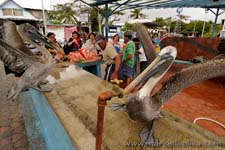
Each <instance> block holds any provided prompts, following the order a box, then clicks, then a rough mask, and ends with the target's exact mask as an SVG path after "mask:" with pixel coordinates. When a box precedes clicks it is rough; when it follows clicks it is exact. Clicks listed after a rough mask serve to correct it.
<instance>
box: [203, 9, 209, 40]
mask: <svg viewBox="0 0 225 150" xmlns="http://www.w3.org/2000/svg"><path fill="white" fill-rule="evenodd" d="M207 13H208V9H207V8H206V9H205V20H204V24H203V27H202V37H203V36H204V31H205V22H206V18H207Z"/></svg>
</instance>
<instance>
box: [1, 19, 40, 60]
mask: <svg viewBox="0 0 225 150" xmlns="http://www.w3.org/2000/svg"><path fill="white" fill-rule="evenodd" d="M2 37H3V41H4V42H6V43H7V44H9V45H11V46H12V47H14V48H17V49H19V50H21V51H22V52H24V53H25V54H27V55H29V56H33V57H36V56H35V54H34V53H33V52H32V51H31V50H30V49H29V48H28V47H27V46H26V45H25V43H24V40H23V39H22V38H21V36H20V35H19V33H18V32H17V27H16V24H15V23H14V22H12V21H9V20H7V21H4V22H3V29H2Z"/></svg>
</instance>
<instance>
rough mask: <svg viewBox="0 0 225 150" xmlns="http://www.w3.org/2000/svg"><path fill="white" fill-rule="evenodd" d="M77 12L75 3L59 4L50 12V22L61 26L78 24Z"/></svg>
mask: <svg viewBox="0 0 225 150" xmlns="http://www.w3.org/2000/svg"><path fill="white" fill-rule="evenodd" d="M76 15H77V12H76V10H75V5H74V3H65V4H57V5H56V6H54V10H52V11H48V22H50V23H55V24H60V23H65V24H77V23H78V20H77V17H76Z"/></svg>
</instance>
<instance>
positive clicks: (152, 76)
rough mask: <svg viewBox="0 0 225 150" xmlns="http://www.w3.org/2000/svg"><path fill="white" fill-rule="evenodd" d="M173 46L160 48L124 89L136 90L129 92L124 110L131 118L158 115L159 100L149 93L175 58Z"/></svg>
mask: <svg viewBox="0 0 225 150" xmlns="http://www.w3.org/2000/svg"><path fill="white" fill-rule="evenodd" d="M176 55H177V51H176V48H175V47H172V46H168V47H165V48H163V49H162V50H161V52H160V53H159V55H158V56H157V57H156V58H155V60H154V61H153V62H152V63H151V64H150V65H149V66H148V67H147V68H146V69H145V70H144V71H143V72H142V73H141V74H140V75H139V76H138V77H137V78H136V79H135V80H134V81H133V82H131V84H130V85H129V86H128V87H127V88H126V89H125V90H124V92H125V93H129V92H130V91H132V90H133V89H134V88H135V89H137V90H138V91H137V92H136V93H135V94H130V95H129V97H128V102H127V104H126V110H127V112H128V114H129V116H130V117H131V118H132V119H133V120H139V121H141V122H143V121H147V122H148V121H151V120H153V119H154V118H157V117H159V114H160V108H161V101H160V100H157V99H153V98H152V97H151V96H150V94H151V91H152V89H153V88H154V86H155V85H156V84H157V82H158V81H159V80H160V79H161V78H162V77H163V76H164V75H165V73H166V72H167V71H168V69H169V68H170V67H171V65H172V63H173V61H174V60H175V58H176Z"/></svg>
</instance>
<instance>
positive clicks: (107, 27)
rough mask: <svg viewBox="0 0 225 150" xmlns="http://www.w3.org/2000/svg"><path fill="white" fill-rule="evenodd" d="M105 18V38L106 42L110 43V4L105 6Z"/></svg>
mask: <svg viewBox="0 0 225 150" xmlns="http://www.w3.org/2000/svg"><path fill="white" fill-rule="evenodd" d="M104 17H105V38H106V41H108V32H109V25H108V22H109V10H108V3H106V4H105V13H104Z"/></svg>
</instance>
